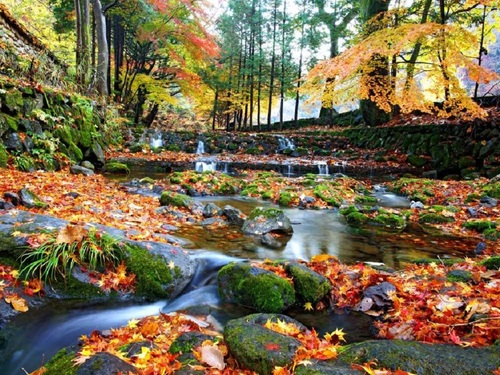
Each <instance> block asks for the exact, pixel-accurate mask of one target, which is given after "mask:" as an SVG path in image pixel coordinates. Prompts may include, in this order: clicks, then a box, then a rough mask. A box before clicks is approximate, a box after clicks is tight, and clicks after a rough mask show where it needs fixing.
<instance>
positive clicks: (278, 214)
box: [241, 207, 293, 235]
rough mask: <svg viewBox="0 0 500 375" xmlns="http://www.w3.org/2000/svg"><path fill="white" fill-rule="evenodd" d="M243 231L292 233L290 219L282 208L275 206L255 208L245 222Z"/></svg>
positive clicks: (246, 232)
mask: <svg viewBox="0 0 500 375" xmlns="http://www.w3.org/2000/svg"><path fill="white" fill-rule="evenodd" d="M241 229H242V230H243V233H245V234H252V235H262V234H266V233H270V232H278V233H284V234H288V235H289V234H292V233H293V228H292V223H291V221H290V219H289V218H288V217H287V216H286V215H285V214H284V212H283V211H282V210H278V209H275V208H262V207H257V208H255V209H254V210H253V211H252V212H251V214H250V215H249V216H248V218H247V219H246V220H245V222H244V223H243V226H242V228H241Z"/></svg>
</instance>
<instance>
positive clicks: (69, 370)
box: [44, 348, 77, 375]
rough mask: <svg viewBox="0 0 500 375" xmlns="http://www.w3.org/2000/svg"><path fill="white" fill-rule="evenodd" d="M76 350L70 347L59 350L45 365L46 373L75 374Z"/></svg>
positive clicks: (47, 374)
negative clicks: (74, 360)
mask: <svg viewBox="0 0 500 375" xmlns="http://www.w3.org/2000/svg"><path fill="white" fill-rule="evenodd" d="M75 354H76V353H75V352H73V351H71V350H69V349H66V348H65V349H61V350H59V351H58V352H57V353H56V354H55V355H54V356H53V357H52V358H51V359H50V360H49V361H48V362H47V364H46V365H45V366H44V367H45V370H46V371H45V372H44V374H46V375H61V374H64V375H75V374H76V370H77V367H75V364H74V362H73V359H74V358H75Z"/></svg>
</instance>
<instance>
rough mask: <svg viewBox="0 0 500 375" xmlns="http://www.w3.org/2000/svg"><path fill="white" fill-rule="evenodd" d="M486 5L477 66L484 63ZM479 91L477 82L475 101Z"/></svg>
mask: <svg viewBox="0 0 500 375" xmlns="http://www.w3.org/2000/svg"><path fill="white" fill-rule="evenodd" d="M486 8H487V7H486V5H484V8H483V16H482V18H481V39H480V41H479V54H478V58H477V65H479V66H481V65H482V63H483V53H484V51H485V49H484V24H485V23H486ZM478 91H479V82H476V84H475V86H474V99H477V93H478Z"/></svg>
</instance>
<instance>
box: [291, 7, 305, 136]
mask: <svg viewBox="0 0 500 375" xmlns="http://www.w3.org/2000/svg"><path fill="white" fill-rule="evenodd" d="M305 13H306V0H303V1H302V10H301V16H300V18H301V21H300V53H299V71H298V74H297V91H296V92H295V110H294V111H293V121H294V124H295V127H296V128H298V127H299V103H300V81H301V79H302V62H303V61H302V60H303V55H304V33H305V24H306V22H305Z"/></svg>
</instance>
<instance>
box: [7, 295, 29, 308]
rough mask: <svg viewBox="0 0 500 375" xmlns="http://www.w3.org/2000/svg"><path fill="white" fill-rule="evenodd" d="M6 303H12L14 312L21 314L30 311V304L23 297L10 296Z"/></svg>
mask: <svg viewBox="0 0 500 375" xmlns="http://www.w3.org/2000/svg"><path fill="white" fill-rule="evenodd" d="M4 300H5V302H7V303H10V304H11V305H12V307H13V308H14V310H16V311H19V312H26V311H28V310H29V308H28V303H27V302H26V300H25V299H24V298H22V297H20V296H19V295H18V294H16V293H14V294H11V295H9V296H5V297H4Z"/></svg>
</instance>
